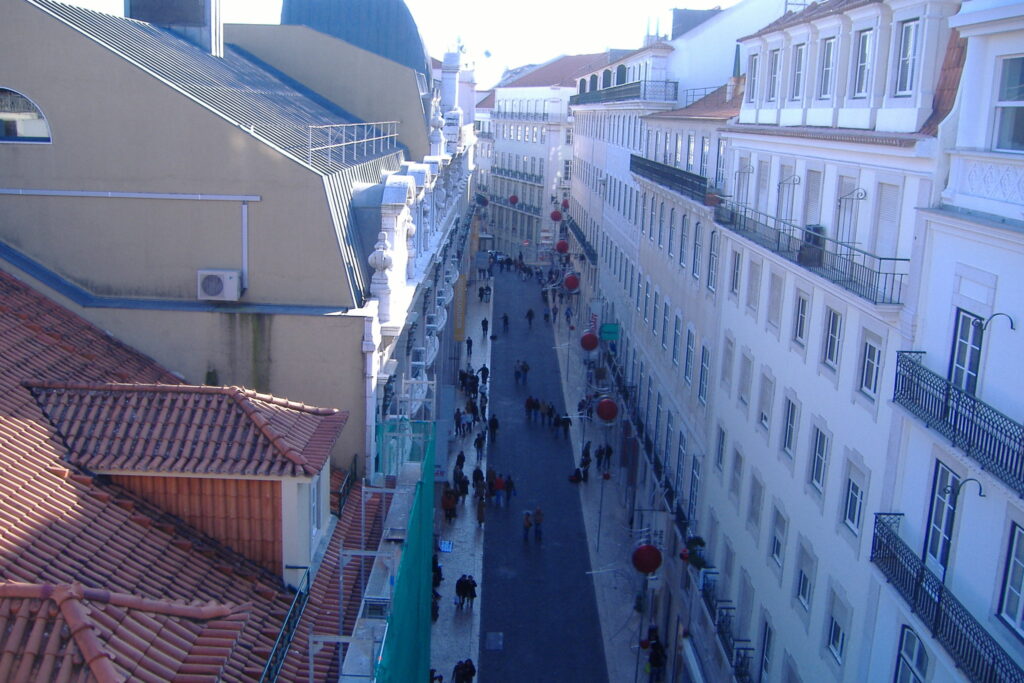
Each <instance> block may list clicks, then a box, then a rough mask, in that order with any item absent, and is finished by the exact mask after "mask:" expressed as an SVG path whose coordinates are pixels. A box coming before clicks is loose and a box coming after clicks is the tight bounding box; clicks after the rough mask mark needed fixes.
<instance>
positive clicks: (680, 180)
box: [629, 154, 708, 202]
mask: <svg viewBox="0 0 1024 683" xmlns="http://www.w3.org/2000/svg"><path fill="white" fill-rule="evenodd" d="M629 170H630V172H631V173H636V174H637V175H638V176H640V177H641V178H646V179H647V180H650V181H652V182H655V183H658V184H659V185H661V186H663V187H666V188H668V189H669V190H672V191H673V192H677V193H679V194H681V195H683V196H684V197H689V198H690V199H693V200H695V201H698V202H703V201H704V199H705V198H706V197H707V194H708V179H707V178H705V177H704V176H702V175H697V174H696V173H690V172H689V171H684V170H683V169H681V168H676V167H675V166H669V165H668V164H662V163H659V162H657V161H652V160H650V159H645V158H644V157H641V156H637V155H636V154H630V155H629Z"/></svg>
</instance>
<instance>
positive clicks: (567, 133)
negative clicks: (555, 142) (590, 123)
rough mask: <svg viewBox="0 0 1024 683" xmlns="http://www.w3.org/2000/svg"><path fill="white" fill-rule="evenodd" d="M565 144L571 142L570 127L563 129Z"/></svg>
mask: <svg viewBox="0 0 1024 683" xmlns="http://www.w3.org/2000/svg"><path fill="white" fill-rule="evenodd" d="M565 144H567V145H571V144H572V128H566V129H565Z"/></svg>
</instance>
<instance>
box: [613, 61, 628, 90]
mask: <svg viewBox="0 0 1024 683" xmlns="http://www.w3.org/2000/svg"><path fill="white" fill-rule="evenodd" d="M625 82H626V65H625V64H619V66H618V67H617V68H616V69H615V85H622V84H623V83H625Z"/></svg>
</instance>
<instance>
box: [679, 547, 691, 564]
mask: <svg viewBox="0 0 1024 683" xmlns="http://www.w3.org/2000/svg"><path fill="white" fill-rule="evenodd" d="M679 559H680V560H682V561H683V562H689V561H690V549H689V548H683V549H682V550H680V551H679Z"/></svg>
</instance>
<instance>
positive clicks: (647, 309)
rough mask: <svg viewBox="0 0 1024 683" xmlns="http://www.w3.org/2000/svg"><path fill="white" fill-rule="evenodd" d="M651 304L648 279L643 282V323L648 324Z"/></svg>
mask: <svg viewBox="0 0 1024 683" xmlns="http://www.w3.org/2000/svg"><path fill="white" fill-rule="evenodd" d="M650 306H651V282H650V280H648V281H647V282H645V283H644V324H645V325H646V324H650V316H649V315H648V313H649V312H650Z"/></svg>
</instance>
